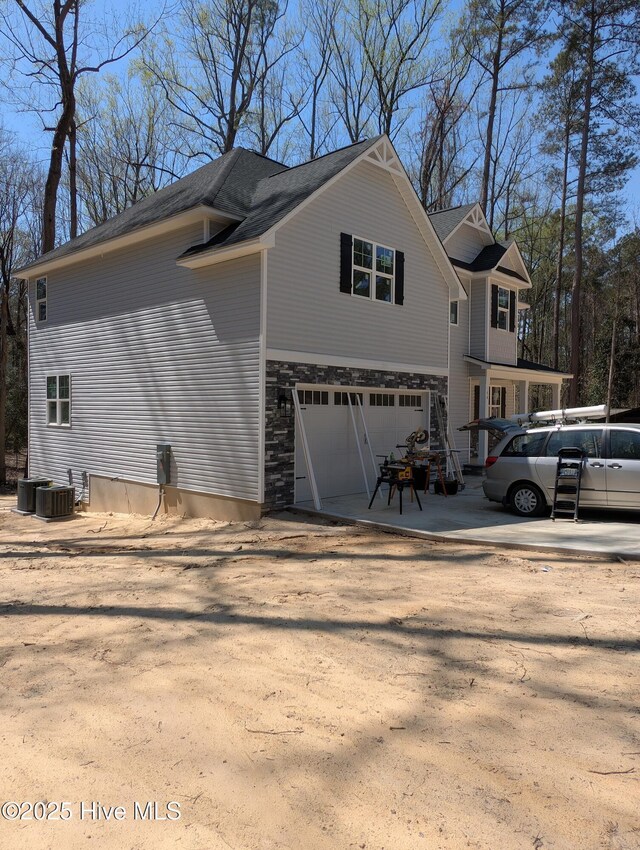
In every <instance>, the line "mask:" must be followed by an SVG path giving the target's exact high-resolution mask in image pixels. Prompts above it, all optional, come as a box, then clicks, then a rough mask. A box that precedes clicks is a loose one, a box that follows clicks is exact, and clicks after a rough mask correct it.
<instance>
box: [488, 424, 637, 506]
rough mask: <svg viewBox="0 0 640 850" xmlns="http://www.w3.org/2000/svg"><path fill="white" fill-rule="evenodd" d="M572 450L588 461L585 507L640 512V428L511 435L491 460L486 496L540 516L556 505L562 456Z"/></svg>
mask: <svg viewBox="0 0 640 850" xmlns="http://www.w3.org/2000/svg"><path fill="white" fill-rule="evenodd" d="M569 447H572V448H578V449H581V450H582V452H583V455H584V467H583V472H582V482H581V487H580V505H581V507H585V508H613V509H615V510H629V511H640V424H638V425H636V424H626V423H625V424H622V423H621V424H615V423H607V424H593V425H590V424H579V425H556V426H553V427H549V426H546V427H541V428H531V429H529V430H526V431H524V430H518V431H517V432H515V433H514V432H513V431H511V432H510V433H508V434H507V435H506V436H505V437H504V438H503V439H502V440H501V441H500V442H499V443H498V444H497V446H496V447H495V448H494V449H493V451H492V453H491V455H490V456H489V457H488V458H487V461H486V478H485V480H484V482H483V485H482V486H483V489H484V492H485V495H486V496H487V498H489V499H491V500H492V501H494V502H501V503H502V504H503V505H505V506H507V507H510V508H511V509H512V510H513V511H515V512H516V513H517V514H520V515H521V516H540V515H541V514H543V513H544V512H545V510H546V509H547V507H550V506H551V504H552V502H553V491H554V486H555V478H556V467H557V463H558V452H559V450H560V449H562V448H569Z"/></svg>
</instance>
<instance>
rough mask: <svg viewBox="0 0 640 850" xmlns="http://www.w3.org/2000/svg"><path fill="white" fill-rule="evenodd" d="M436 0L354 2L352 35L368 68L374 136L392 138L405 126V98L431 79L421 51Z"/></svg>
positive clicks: (438, 4)
mask: <svg viewBox="0 0 640 850" xmlns="http://www.w3.org/2000/svg"><path fill="white" fill-rule="evenodd" d="M442 5H443V3H442V0H377V2H375V3H371V2H369V0H358V2H357V6H356V7H355V9H354V12H353V14H355V15H356V18H355V24H354V32H355V33H356V34H357V36H358V39H359V42H360V44H361V46H362V52H363V55H364V59H365V61H366V63H367V64H368V66H369V68H370V69H371V75H372V77H373V82H374V91H375V94H376V101H375V114H376V118H377V122H378V131H379V132H380V133H386V134H387V135H388V136H390V137H391V138H393V137H394V136H395V135H396V134H397V133H398V132H399V131H400V129H401V128H402V126H403V125H404V124H405V122H406V121H407V119H408V117H409V114H410V111H411V107H410V105H409V104H408V102H407V99H408V96H409V95H410V94H411V93H413V92H416V91H418V90H419V89H422V88H423V87H424V86H426V85H427V83H428V82H429V81H431V80H433V79H434V78H435V77H436V76H437V75H436V73H435V69H434V68H433V66H432V63H431V62H430V61H429V59H430V57H429V56H428V53H427V49H426V48H427V46H428V44H429V43H430V41H431V39H432V38H433V30H434V25H435V23H436V21H437V19H438V16H439V14H440V12H441V10H442Z"/></svg>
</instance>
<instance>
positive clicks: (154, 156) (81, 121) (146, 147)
mask: <svg viewBox="0 0 640 850" xmlns="http://www.w3.org/2000/svg"><path fill="white" fill-rule="evenodd" d="M173 118H174V116H173V112H172V110H171V107H170V105H169V104H168V103H167V101H166V99H165V97H164V96H163V94H162V93H161V92H159V91H157V89H156V88H155V87H154V86H152V85H150V84H149V81H148V80H146V79H144V77H143V78H142V79H140V77H139V76H138V75H137V74H132V73H130V74H129V75H128V76H127V78H126V80H125V81H121V80H119V79H118V78H116V77H106V78H105V79H104V82H101V83H100V84H98V83H97V81H95V80H85V81H84V82H83V84H82V85H81V86H80V87H79V89H78V150H79V165H78V169H77V173H78V194H79V197H80V199H81V211H82V213H83V214H84V215H86V217H87V219H88V223H89V224H90V225H91V226H94V225H96V224H100V223H101V222H103V221H106V220H107V219H108V218H111V217H112V216H114V215H117V214H118V213H120V212H122V211H123V210H125V209H126V208H127V207H129V206H131V205H132V204H135V203H136V201H138V200H140V198H142V197H145V196H146V195H149V194H152V193H153V192H156V191H157V190H158V189H161V188H162V187H163V186H165V185H167V184H168V183H170V182H171V180H173V179H176V178H178V177H180V176H182V174H183V173H184V171H185V170H186V166H187V159H186V157H184V156H181V155H179V154H177V153H176V151H177V150H179V149H180V147H181V143H180V139H179V138H178V136H177V130H176V127H175V123H174V121H173Z"/></svg>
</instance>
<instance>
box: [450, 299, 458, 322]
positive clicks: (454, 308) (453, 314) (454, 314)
mask: <svg viewBox="0 0 640 850" xmlns="http://www.w3.org/2000/svg"><path fill="white" fill-rule="evenodd" d="M449 324H450V325H457V324H458V302H457V301H450V302H449Z"/></svg>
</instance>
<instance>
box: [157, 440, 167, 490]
mask: <svg viewBox="0 0 640 850" xmlns="http://www.w3.org/2000/svg"><path fill="white" fill-rule="evenodd" d="M156 467H157V476H158V484H168V483H169V482H170V481H171V474H170V469H171V446H170V444H169V443H158V444H157V445H156Z"/></svg>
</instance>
